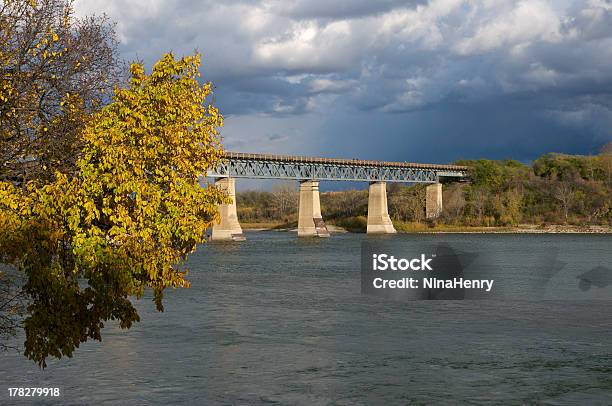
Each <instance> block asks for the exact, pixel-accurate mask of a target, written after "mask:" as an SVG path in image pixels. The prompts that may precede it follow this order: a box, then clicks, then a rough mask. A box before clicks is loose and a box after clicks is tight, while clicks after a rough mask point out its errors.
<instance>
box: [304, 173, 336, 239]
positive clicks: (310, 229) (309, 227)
mask: <svg viewBox="0 0 612 406" xmlns="http://www.w3.org/2000/svg"><path fill="white" fill-rule="evenodd" d="M298 237H329V231H327V227H326V226H325V222H324V221H323V217H322V216H321V201H320V200H319V181H316V180H306V181H301V182H300V208H299V213H298Z"/></svg>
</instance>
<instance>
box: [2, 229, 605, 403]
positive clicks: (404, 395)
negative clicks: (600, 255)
mask: <svg viewBox="0 0 612 406" xmlns="http://www.w3.org/2000/svg"><path fill="white" fill-rule="evenodd" d="M247 238H248V240H247V241H246V242H244V243H230V244H210V245H207V246H204V247H201V248H200V249H199V250H198V252H197V253H196V254H194V255H193V256H192V257H191V258H190V260H189V263H190V267H191V273H190V276H189V278H190V280H191V282H192V287H191V289H186V290H184V289H183V290H176V291H170V292H168V293H167V295H166V301H165V304H166V311H165V312H164V313H157V312H155V311H154V306H153V304H152V303H151V302H150V301H149V300H142V301H140V302H139V303H138V308H139V310H140V312H141V316H142V322H141V323H139V324H138V325H136V326H135V327H133V328H132V329H131V330H128V331H125V330H120V329H119V328H117V327H116V326H114V325H109V326H108V328H106V329H105V332H104V335H103V342H102V343H97V342H93V343H87V344H85V345H82V346H81V348H80V349H79V350H77V352H76V354H75V357H74V358H73V359H62V360H59V361H52V362H50V365H49V367H48V368H47V369H46V370H44V371H41V370H39V369H38V368H37V367H36V366H34V365H33V364H32V363H31V362H29V361H27V360H26V359H25V358H23V357H22V356H20V355H18V354H15V353H10V352H9V353H4V354H0V383H2V384H1V385H0V389H1V390H2V391H3V393H2V394H1V395H0V404H11V402H14V403H15V404H24V401H19V400H15V399H9V398H8V391H7V388H8V387H11V386H22V387H23V386H47V387H60V388H61V391H62V397H61V398H60V399H59V402H60V403H63V404H95V405H97V404H101V403H109V404H126V405H127V404H130V405H133V404H150V403H158V404H172V403H185V404H268V403H277V404H308V405H313V404H314V405H316V404H330V403H333V404H364V405H365V404H367V405H370V404H397V403H402V404H405V403H409V402H414V403H417V404H431V403H464V402H471V403H473V404H488V403H490V402H495V403H504V404H533V403H536V404H612V302H604V301H599V302H586V301H583V302H570V301H565V302H560V301H558V302H550V301H546V302H533V303H529V302H494V301H437V302H434V301H413V302H395V301H389V300H384V299H379V298H376V297H369V296H362V295H361V294H360V272H359V261H360V246H361V241H362V239H363V238H367V237H366V236H364V235H357V234H340V235H333V236H332V238H330V239H313V240H310V239H308V240H303V239H300V240H298V239H297V238H296V237H295V234H292V233H283V232H253V233H247ZM392 238H415V237H414V236H408V235H396V236H393V237H392ZM417 238H431V239H435V238H438V237H436V236H420V237H417ZM444 238H446V239H451V240H452V239H461V241H463V242H465V241H466V239H472V240H473V241H474V244H475V246H478V247H480V248H481V249H486V246H487V244H489V243H491V242H495V243H497V244H499V243H500V242H501V243H503V244H507V246H508V247H519V248H520V250H521V252H522V253H525V252H526V250H527V251H528V250H537V249H539V247H541V246H542V244H554V245H555V246H558V247H560V249H561V250H563V249H564V247H567V248H569V247H573V248H574V249H575V247H576V246H580V245H581V244H582V245H584V246H585V247H586V246H588V244H589V241H592V239H599V241H601V239H604V240H605V239H606V238H607V239H608V241H610V247H611V248H612V237H610V236H585V235H450V236H445V237H444ZM148 299H150V297H149V298H148ZM55 401H56V402H57V401H58V400H57V399H55Z"/></svg>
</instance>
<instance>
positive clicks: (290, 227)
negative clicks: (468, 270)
mask: <svg viewBox="0 0 612 406" xmlns="http://www.w3.org/2000/svg"><path fill="white" fill-rule="evenodd" d="M240 225H241V226H242V228H243V230H245V231H283V232H296V231H297V228H296V224H295V223H293V224H291V223H290V224H287V223H272V222H270V223H240ZM395 226H396V229H397V232H398V234H612V226H601V225H599V226H595V225H567V224H548V225H535V224H520V225H518V226H499V227H469V226H449V225H440V224H438V225H435V226H429V225H427V224H419V225H418V227H415V226H414V225H406V224H405V223H398V224H395ZM327 227H328V229H329V231H330V232H331V233H365V230H349V229H346V228H343V227H339V226H336V225H333V224H328V225H327Z"/></svg>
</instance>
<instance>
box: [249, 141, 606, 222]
mask: <svg viewBox="0 0 612 406" xmlns="http://www.w3.org/2000/svg"><path fill="white" fill-rule="evenodd" d="M456 163H457V164H460V165H467V166H469V167H470V182H461V183H459V182H458V183H448V184H445V185H443V201H444V210H443V212H442V214H441V215H440V217H439V218H437V219H435V220H428V219H426V218H425V185H420V184H415V185H403V184H395V183H390V184H388V186H387V197H388V199H387V200H388V205H389V214H390V216H391V218H392V220H393V223H394V225H395V228H396V229H397V231H398V232H406V233H428V232H524V233H572V232H573V233H610V232H612V144H607V145H605V146H604V147H602V151H601V153H600V154H598V155H590V156H584V155H565V154H555V153H551V154H546V155H544V156H542V157H540V158H538V159H536V160H535V161H533V162H532V163H531V164H530V165H526V164H523V163H520V162H518V161H514V160H500V161H494V160H485V159H481V160H461V161H457V162H456ZM298 200H299V196H298V192H297V190H296V186H295V183H283V184H280V185H277V186H276V187H275V188H273V189H272V191H246V192H239V193H238V194H237V204H238V217H239V219H240V222H241V224H242V226H243V227H244V228H245V229H277V230H291V229H295V228H296V227H297V211H298ZM321 211H322V213H323V218H324V220H325V222H326V223H327V224H328V226H331V231H334V230H336V231H339V230H346V231H349V232H365V230H366V225H367V211H368V191H367V189H366V188H364V189H363V190H344V191H333V192H322V193H321Z"/></svg>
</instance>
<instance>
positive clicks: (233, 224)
mask: <svg viewBox="0 0 612 406" xmlns="http://www.w3.org/2000/svg"><path fill="white" fill-rule="evenodd" d="M215 186H217V187H219V188H221V189H223V190H225V192H226V193H227V194H228V196H229V197H230V198H231V199H232V202H231V203H229V204H222V205H220V206H219V215H220V216H221V221H220V222H219V223H218V224H215V225H214V226H213V229H212V235H211V239H212V240H213V241H244V240H245V237H244V234H243V233H242V227H240V223H239V222H238V213H237V211H236V179H234V178H219V179H217V180H216V181H215Z"/></svg>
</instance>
